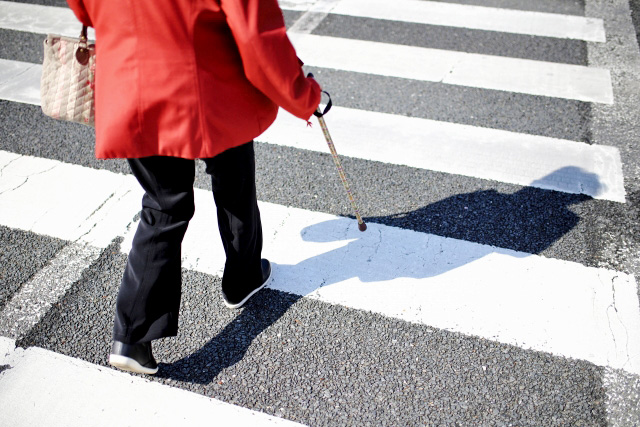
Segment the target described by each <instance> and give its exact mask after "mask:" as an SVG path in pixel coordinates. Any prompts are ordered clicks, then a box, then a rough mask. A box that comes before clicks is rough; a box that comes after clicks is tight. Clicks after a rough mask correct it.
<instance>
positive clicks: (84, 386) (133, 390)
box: [0, 337, 301, 427]
mask: <svg viewBox="0 0 640 427" xmlns="http://www.w3.org/2000/svg"><path fill="white" fill-rule="evenodd" d="M1 349H4V352H3V353H5V354H0V364H8V365H9V366H10V367H11V368H10V369H7V370H5V371H4V372H3V373H2V375H0V402H1V403H0V406H1V408H2V420H3V425H5V423H6V425H11V426H17V427H27V426H29V427H30V426H45V425H52V422H54V423H55V425H61V426H87V425H91V426H116V425H122V426H124V425H127V426H130V425H138V426H149V425H153V426H186V425H188V426H211V425H222V426H230V425H233V426H243V427H254V426H291V427H293V426H300V425H301V424H298V423H294V422H292V421H288V420H285V419H281V418H276V417H272V416H269V415H266V414H263V413H260V412H256V411H252V410H249V409H246V408H241V407H239V406H235V405H231V404H229V403H225V402H222V401H220V400H216V399H211V398H208V397H206V396H202V395H199V394H196V393H192V392H189V391H186V390H182V389H179V388H175V387H170V386H167V385H164V384H160V383H157V382H151V381H149V380H147V379H144V378H140V377H136V376H133V375H129V374H127V373H125V372H119V371H115V370H112V369H108V368H104V367H102V366H98V365H94V364H91V363H89V362H85V361H83V360H80V359H73V358H71V357H68V356H64V355H61V354H57V353H54V352H52V351H47V350H44V349H41V348H36V347H31V348H28V349H26V350H23V349H21V348H15V344H14V343H13V342H12V341H11V340H8V339H6V338H2V337H0V350H1ZM7 352H8V354H7Z"/></svg>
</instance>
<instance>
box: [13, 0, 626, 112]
mask: <svg viewBox="0 0 640 427" xmlns="http://www.w3.org/2000/svg"><path fill="white" fill-rule="evenodd" d="M16 5H18V6H16ZM0 6H1V7H2V8H4V9H0V13H2V12H3V11H5V12H6V13H8V14H9V18H5V20H6V21H7V22H6V25H7V26H10V27H12V28H13V29H17V28H18V27H21V26H22V25H23V23H24V22H28V20H29V19H31V18H32V16H31V15H30V14H29V12H30V11H31V9H30V8H31V7H33V5H20V3H12V2H0ZM41 7H43V6H39V8H38V9H36V10H35V11H34V13H35V16H37V17H42V19H44V20H47V19H50V18H49V17H48V16H47V11H48V10H49V9H40V8H41ZM49 8H50V9H60V8H55V7H49ZM63 10H64V9H63ZM39 19H40V18H39ZM70 19H73V20H74V21H70ZM72 22H75V25H78V24H77V20H75V17H73V16H71V18H64V17H60V21H57V23H56V24H52V25H49V26H48V27H42V28H43V29H42V30H41V31H44V30H45V29H46V31H47V32H58V33H66V34H68V33H69V28H72V27H73V25H74V24H73V23H72ZM24 28H29V30H30V31H31V30H32V28H31V27H24ZM54 30H55V31H54ZM289 34H290V36H291V38H292V40H293V41H294V44H295V46H296V49H297V50H298V53H299V56H300V57H301V58H303V60H305V62H307V64H308V65H313V66H318V67H327V68H335V69H339V70H346V71H354V72H361V73H369V74H377V75H383V76H391V77H400V78H408V79H415V80H424V81H431V82H442V83H446V84H453V85H461V86H470V87H478V88H483V89H493V90H504V91H512V92H518V93H527V94H532V95H541V96H551V97H560V98H567V99H577V100H581V101H589V102H602V103H606V104H611V103H613V92H612V88H611V78H610V74H609V71H608V70H602V69H596V68H589V67H583V66H578V65H569V64H558V63H548V62H542V61H533V60H526V59H516V58H505V57H498V56H489V55H480V54H471V53H464V52H453V51H446V50H438V49H428V48H420V47H413V46H400V45H392V44H386V43H378V42H370V41H361V40H350V39H341V38H334V37H326V36H315V35H310V34H301V33H291V32H290V33H289ZM70 35H74V34H70ZM354 52H357V54H354Z"/></svg>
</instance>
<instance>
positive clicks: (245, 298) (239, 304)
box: [223, 270, 273, 309]
mask: <svg viewBox="0 0 640 427" xmlns="http://www.w3.org/2000/svg"><path fill="white" fill-rule="evenodd" d="M272 273H273V270H271V271H269V277H267V280H265V281H264V283H263V284H262V285H261V286H259V287H257V288H255V289H254V290H253V291H252V292H251V293H250V294H249V295H247V296H246V297H244V299H243V300H242V301H240V302H239V303H237V304H231V303H230V302H228V301H227V300H226V299H224V298H223V300H224V305H226V306H227V307H229V308H233V309H236V308H240V307H242V306H243V305H244V304H245V303H246V302H247V301H249V298H251V297H252V296H254V295H255V293H256V292H258V291H259V290H260V289H262V288H264V287H265V286H267V285H268V284H269V282H270V281H271V274H272Z"/></svg>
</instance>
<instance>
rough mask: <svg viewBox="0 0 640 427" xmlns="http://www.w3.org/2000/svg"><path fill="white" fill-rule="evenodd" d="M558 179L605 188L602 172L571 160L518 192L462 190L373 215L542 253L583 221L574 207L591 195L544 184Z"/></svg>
mask: <svg viewBox="0 0 640 427" xmlns="http://www.w3.org/2000/svg"><path fill="white" fill-rule="evenodd" d="M557 181H563V182H566V181H571V182H572V183H575V185H574V186H575V188H576V189H579V188H582V189H583V190H585V191H587V192H588V193H589V194H594V195H597V194H600V193H601V192H602V191H603V189H604V188H603V185H602V184H601V183H600V180H599V178H598V176H597V175H596V174H593V173H589V172H585V171H583V170H582V169H580V168H577V167H573V166H568V167H564V168H561V169H558V170H557V171H555V172H553V173H551V174H549V175H547V176H545V177H544V178H541V179H539V180H536V181H534V182H533V183H532V184H531V185H532V186H530V187H523V188H522V189H521V190H519V191H517V192H515V193H511V194H508V193H500V192H498V191H496V190H482V191H475V192H472V193H464V194H457V195H455V196H451V197H448V198H446V199H443V200H441V201H438V202H436V203H432V204H429V205H427V206H425V207H423V208H420V209H416V210H414V211H410V212H400V213H396V214H392V215H386V216H379V217H370V218H368V221H370V222H376V223H380V224H385V225H391V226H394V227H400V228H405V229H411V230H415V231H420V232H424V233H431V234H435V235H438V236H443V237H451V238H454V239H460V240H465V241H468V242H475V243H480V244H484V245H491V246H497V247H500V248H506V249H513V250H515V251H521V252H527V253H531V254H539V253H541V252H542V251H544V250H545V249H547V248H548V247H550V246H551V245H552V244H553V243H554V242H555V241H557V240H558V239H560V238H561V237H562V236H564V235H565V234H567V233H568V232H569V231H570V230H571V229H573V228H574V227H575V226H576V225H577V224H578V223H579V222H580V217H579V216H578V215H576V213H575V212H573V211H572V210H571V209H570V207H571V206H573V205H577V204H580V203H583V202H585V201H587V200H591V197H590V196H587V195H585V194H571V193H564V192H557V191H548V190H545V189H543V188H550V187H552V186H551V184H553V183H555V182H557ZM536 187H541V188H536Z"/></svg>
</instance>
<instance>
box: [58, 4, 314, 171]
mask: <svg viewBox="0 0 640 427" xmlns="http://www.w3.org/2000/svg"><path fill="white" fill-rule="evenodd" d="M67 1H68V3H69V6H70V7H71V9H72V10H73V12H74V13H75V15H76V16H77V17H78V19H79V20H80V21H82V22H83V23H84V24H85V25H88V26H91V27H94V28H95V30H96V124H95V125H96V156H97V157H98V158H114V157H120V158H125V157H129V158H133V157H145V156H152V155H163V156H175V157H183V158H189V159H195V158H206V157H213V156H215V155H216V154H218V153H220V152H222V151H224V150H226V149H229V148H232V147H235V146H238V145H240V144H243V143H245V142H248V141H250V140H252V139H253V138H255V137H256V136H258V135H260V134H261V133H262V132H264V131H265V130H266V129H267V128H268V127H269V125H271V123H273V121H274V120H275V117H276V114H277V110H278V106H281V107H282V108H284V109H285V110H287V111H289V112H290V113H292V114H294V115H296V116H298V117H300V118H302V119H308V118H309V117H310V116H311V114H312V113H313V111H315V109H316V107H317V106H318V104H319V102H320V87H319V86H318V84H317V83H316V82H315V81H314V80H313V79H308V78H305V76H304V74H303V71H302V68H301V66H300V62H299V60H298V58H297V56H296V54H295V51H294V49H293V46H292V45H291V43H290V42H289V39H288V37H287V35H286V32H285V25H284V19H283V17H282V11H281V10H280V8H279V6H278V3H277V0H134V1H130V0H67ZM301 125H303V123H302V122H301Z"/></svg>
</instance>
